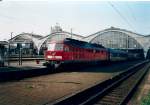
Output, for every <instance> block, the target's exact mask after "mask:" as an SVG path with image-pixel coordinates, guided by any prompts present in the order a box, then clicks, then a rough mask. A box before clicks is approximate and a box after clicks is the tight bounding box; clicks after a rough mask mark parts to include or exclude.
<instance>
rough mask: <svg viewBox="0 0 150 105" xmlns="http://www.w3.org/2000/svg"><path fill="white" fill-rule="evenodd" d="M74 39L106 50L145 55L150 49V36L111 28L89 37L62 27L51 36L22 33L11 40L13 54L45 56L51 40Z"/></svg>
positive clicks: (57, 27)
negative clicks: (130, 51) (94, 44)
mask: <svg viewBox="0 0 150 105" xmlns="http://www.w3.org/2000/svg"><path fill="white" fill-rule="evenodd" d="M64 38H72V39H77V40H83V41H87V42H91V43H97V44H102V45H103V46H105V47H106V48H114V49H143V50H144V52H145V54H146V52H147V51H148V49H149V47H150V35H148V36H144V35H140V34H137V33H134V32H131V31H128V30H125V29H120V28H115V27H110V28H108V29H105V30H102V31H99V32H96V33H94V34H92V35H89V36H86V37H84V36H82V35H77V34H73V33H72V32H66V31H63V30H62V28H61V27H60V26H55V27H53V28H52V29H51V34H49V35H46V36H40V35H35V34H33V33H32V34H31V33H22V34H19V35H17V36H15V37H13V38H12V39H10V40H9V41H8V42H9V45H10V50H11V54H18V53H19V52H18V51H19V49H20V48H21V49H22V53H23V54H24V55H38V54H39V55H43V54H44V53H43V52H44V51H45V50H46V48H47V44H48V43H49V42H50V41H51V40H62V39H64Z"/></svg>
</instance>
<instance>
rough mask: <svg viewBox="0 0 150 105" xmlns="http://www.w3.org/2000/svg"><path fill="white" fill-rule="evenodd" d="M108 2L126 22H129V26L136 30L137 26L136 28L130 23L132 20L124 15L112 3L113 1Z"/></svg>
mask: <svg viewBox="0 0 150 105" xmlns="http://www.w3.org/2000/svg"><path fill="white" fill-rule="evenodd" d="M108 3H109V5H110V6H111V7H112V8H113V9H114V10H115V11H116V13H117V14H118V15H119V16H120V17H121V18H122V19H123V20H124V21H125V23H127V24H128V26H129V27H130V28H132V29H133V30H134V31H135V32H136V30H135V28H134V27H133V26H132V25H131V24H130V22H129V21H128V20H127V19H126V18H125V17H124V15H122V14H121V12H120V11H119V10H118V9H117V8H116V7H115V5H114V4H112V3H111V2H108Z"/></svg>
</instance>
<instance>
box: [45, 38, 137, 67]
mask: <svg viewBox="0 0 150 105" xmlns="http://www.w3.org/2000/svg"><path fill="white" fill-rule="evenodd" d="M128 59H136V57H135V56H134V54H129V53H128V52H126V51H120V50H115V49H107V48H105V47H104V46H102V45H98V44H91V43H88V42H84V41H79V40H75V39H70V38H65V39H64V40H62V41H51V42H49V43H48V48H47V50H46V52H45V60H46V62H45V63H44V65H45V66H47V67H53V68H57V67H59V66H61V65H69V64H82V63H89V64H91V63H99V62H114V61H126V60H128Z"/></svg>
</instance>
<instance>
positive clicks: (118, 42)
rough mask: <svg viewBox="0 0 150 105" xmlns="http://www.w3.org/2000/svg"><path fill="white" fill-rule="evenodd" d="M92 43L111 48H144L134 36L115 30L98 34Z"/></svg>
mask: <svg viewBox="0 0 150 105" xmlns="http://www.w3.org/2000/svg"><path fill="white" fill-rule="evenodd" d="M90 42H92V43H98V44H102V45H104V46H105V47H109V48H140V49H141V48H142V49H143V46H142V45H141V44H140V43H139V42H138V41H137V40H136V39H135V38H134V37H132V36H130V35H128V34H126V33H124V32H119V31H115V30H109V31H104V32H103V33H97V34H96V35H95V36H94V37H93V38H92V39H91V40H90Z"/></svg>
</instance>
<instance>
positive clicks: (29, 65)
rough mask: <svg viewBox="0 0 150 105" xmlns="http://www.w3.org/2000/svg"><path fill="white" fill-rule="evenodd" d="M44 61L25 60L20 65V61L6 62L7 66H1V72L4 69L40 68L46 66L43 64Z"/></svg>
mask: <svg viewBox="0 0 150 105" xmlns="http://www.w3.org/2000/svg"><path fill="white" fill-rule="evenodd" d="M43 62H44V61H40V62H39V63H38V64H37V62H36V61H23V62H22V64H21V65H19V62H18V61H13V62H12V61H11V62H10V63H9V65H8V64H5V65H6V66H5V67H0V72H2V71H17V70H30V69H38V68H45V66H43Z"/></svg>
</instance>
